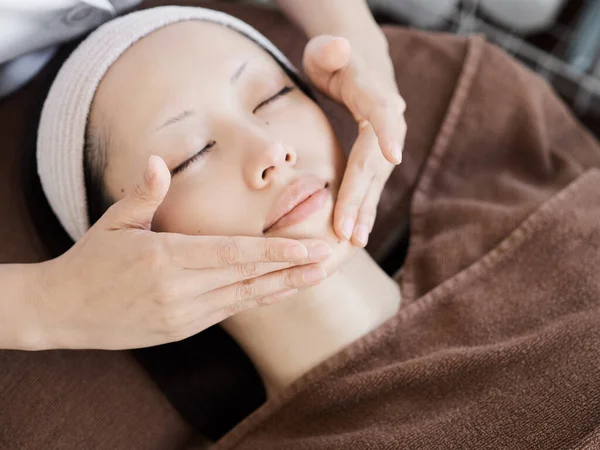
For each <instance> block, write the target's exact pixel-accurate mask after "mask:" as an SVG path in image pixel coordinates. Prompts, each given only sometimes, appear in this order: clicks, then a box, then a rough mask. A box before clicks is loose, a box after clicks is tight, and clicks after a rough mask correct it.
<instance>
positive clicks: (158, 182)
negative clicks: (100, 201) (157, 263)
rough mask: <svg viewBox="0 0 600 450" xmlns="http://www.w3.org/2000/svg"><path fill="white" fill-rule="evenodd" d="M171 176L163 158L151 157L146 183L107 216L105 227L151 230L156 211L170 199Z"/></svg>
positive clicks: (147, 168) (147, 167)
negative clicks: (166, 197) (168, 196)
mask: <svg viewBox="0 0 600 450" xmlns="http://www.w3.org/2000/svg"><path fill="white" fill-rule="evenodd" d="M170 184H171V173H170V171H169V168H168V167H167V164H166V163H165V161H164V160H163V159H162V158H161V157H160V156H155V155H151V156H150V158H148V162H147V164H146V170H145V171H144V177H143V181H142V182H141V183H140V184H138V185H137V186H136V187H135V189H134V190H133V191H132V192H131V193H129V194H128V195H127V196H126V197H125V198H123V199H122V200H120V201H118V202H117V203H115V204H114V205H113V206H112V207H111V208H110V210H109V211H108V212H107V214H106V215H107V216H108V217H107V218H106V222H105V226H106V227H107V228H109V229H112V230H114V229H122V228H138V229H142V230H149V229H150V226H151V225H152V219H153V217H154V214H155V213H156V210H157V209H158V207H159V206H160V204H161V203H162V201H163V200H164V198H165V195H167V192H168V190H169V186H170Z"/></svg>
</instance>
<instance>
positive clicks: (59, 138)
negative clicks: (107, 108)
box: [37, 6, 296, 241]
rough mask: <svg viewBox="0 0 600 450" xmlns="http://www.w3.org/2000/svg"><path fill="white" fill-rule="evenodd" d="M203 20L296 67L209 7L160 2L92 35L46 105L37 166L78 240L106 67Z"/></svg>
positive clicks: (252, 33) (54, 207) (84, 224)
mask: <svg viewBox="0 0 600 450" xmlns="http://www.w3.org/2000/svg"><path fill="white" fill-rule="evenodd" d="M186 20H203V21H207V22H212V23H217V24H221V25H224V26H226V27H228V28H231V29H233V30H236V31H238V32H239V33H241V34H243V35H245V36H246V37H248V38H249V39H251V40H252V41H254V42H255V43H257V44H258V45H260V46H261V47H263V48H264V49H265V50H266V51H267V52H269V53H270V54H271V55H272V56H273V57H274V58H275V60H277V62H278V63H279V64H280V65H281V66H282V67H283V68H284V69H286V70H287V71H289V72H290V73H291V74H296V70H295V68H294V67H293V66H292V64H291V63H290V62H289V61H288V60H287V58H286V57H285V56H284V55H283V54H282V53H281V52H280V51H279V50H278V49H277V47H275V46H274V45H273V43H271V42H270V41H269V40H268V39H267V38H266V37H264V36H263V35H262V34H260V33H259V32H258V31H257V30H255V29H254V28H252V27H251V26H250V25H248V24H246V23H244V22H242V21H241V20H239V19H236V18H235V17H232V16H230V15H229V14H225V13H222V12H219V11H213V10H210V9H206V8H198V7H183V6H162V7H158V8H152V9H146V10H143V11H137V12H134V13H131V14H128V15H125V16H122V17H120V18H117V19H114V20H112V21H110V22H108V23H106V24H104V25H102V26H101V27H100V28H98V29H97V30H96V31H94V32H93V33H92V34H90V36H88V37H87V38H86V39H85V40H84V41H83V42H82V43H81V44H80V45H79V47H77V49H75V51H73V53H72V54H71V55H70V56H69V58H68V59H67V61H66V62H65V63H64V65H63V66H62V67H61V69H60V71H59V72H58V75H57V76H56V79H55V80H54V83H53V84H52V87H51V88H50V91H49V93H48V97H47V98H46V101H45V103H44V107H43V109H42V115H41V119H40V124H39V128H38V138H37V166H38V174H39V176H40V180H41V184H42V188H43V190H44V193H45V195H46V198H47V199H48V202H49V203H50V206H51V207H52V210H53V211H54V214H56V216H57V217H58V220H59V221H60V223H61V224H62V226H63V228H64V229H65V230H66V231H67V232H68V233H69V235H70V236H71V238H72V239H73V240H74V241H77V240H79V239H80V238H81V237H82V236H83V235H84V234H85V233H86V231H87V230H88V229H89V227H90V224H89V219H88V212H87V199H86V189H85V177H84V144H85V131H86V126H87V119H88V115H89V112H90V108H91V105H92V100H93V99H94V94H95V92H96V89H97V88H98V85H99V84H100V81H101V80H102V78H103V77H104V74H105V73H106V71H107V70H108V69H109V68H110V66H111V65H112V64H114V62H115V61H116V60H117V59H119V57H120V56H121V55H122V54H123V53H124V52H125V51H126V50H127V49H128V48H129V47H131V46H132V45H133V44H134V43H135V42H136V41H138V40H140V39H141V38H143V37H144V36H146V35H148V34H150V33H152V32H153V31H156V30H158V29H159V28H162V27H165V26H167V25H170V24H173V23H176V22H181V21H186Z"/></svg>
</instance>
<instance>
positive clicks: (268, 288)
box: [197, 263, 327, 317]
mask: <svg viewBox="0 0 600 450" xmlns="http://www.w3.org/2000/svg"><path fill="white" fill-rule="evenodd" d="M326 276H327V273H326V272H325V269H324V268H323V267H322V266H321V265H320V264H318V263H317V264H311V265H308V266H304V267H292V268H290V269H286V270H281V271H279V272H274V273H269V274H267V275H263V276H262V277H258V278H251V279H249V280H245V281H241V282H239V283H235V284H233V285H231V286H227V287H224V288H220V289H216V290H214V291H211V292H209V293H207V294H205V296H203V297H206V299H207V301H209V302H210V304H211V309H213V310H219V311H221V312H223V313H224V314H225V316H226V317H229V316H232V315H234V314H237V313H238V312H240V311H243V310H244V309H247V308H248V306H249V305H251V306H252V305H253V306H259V302H258V300H259V299H262V298H265V297H268V296H271V295H273V294H275V293H278V292H281V291H284V290H290V289H298V288H302V287H307V286H312V285H316V284H318V283H320V282H321V281H323V280H324V279H325V278H326ZM197 301H203V300H202V298H199V299H197ZM249 301H250V303H248V302H249Z"/></svg>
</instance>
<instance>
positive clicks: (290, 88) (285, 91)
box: [171, 86, 294, 176]
mask: <svg viewBox="0 0 600 450" xmlns="http://www.w3.org/2000/svg"><path fill="white" fill-rule="evenodd" d="M293 90H294V87H293V86H284V87H283V88H282V89H281V90H280V91H279V92H277V93H276V94H275V95H273V96H271V97H269V98H268V99H266V100H264V101H262V102H260V103H259V104H258V106H257V107H256V108H254V109H253V110H252V114H254V113H256V111H258V110H259V109H260V108H262V107H263V106H266V105H268V104H269V103H271V102H272V101H274V100H277V99H278V98H280V97H282V96H284V95H286V94H288V93H289V92H291V91H293ZM215 144H216V142H215V141H210V142H209V143H208V144H207V145H206V146H205V147H204V148H203V149H202V150H200V151H199V152H197V153H196V154H194V156H192V157H191V158H188V159H186V160H185V161H184V162H182V163H181V164H179V165H178V166H177V167H175V168H174V169H173V170H172V171H171V176H175V175H177V174H178V173H180V172H183V171H184V170H185V169H187V168H188V167H189V166H190V165H191V164H192V163H194V162H196V161H197V160H198V159H200V158H201V157H202V156H204V155H206V154H207V153H208V152H209V151H210V149H211V148H212V147H213V146H214V145H215Z"/></svg>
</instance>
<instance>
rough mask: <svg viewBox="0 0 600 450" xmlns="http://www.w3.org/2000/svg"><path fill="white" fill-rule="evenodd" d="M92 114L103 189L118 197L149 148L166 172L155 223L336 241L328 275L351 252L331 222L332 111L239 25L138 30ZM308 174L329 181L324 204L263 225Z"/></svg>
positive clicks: (176, 228)
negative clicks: (101, 140) (101, 152)
mask: <svg viewBox="0 0 600 450" xmlns="http://www.w3.org/2000/svg"><path fill="white" fill-rule="evenodd" d="M89 120H90V123H91V124H92V126H94V127H95V128H97V129H99V130H103V133H104V135H105V137H106V138H107V141H108V155H107V156H108V165H107V169H106V171H105V187H106V189H107V192H108V194H109V195H110V197H111V198H112V199H114V200H115V201H116V200H119V199H120V198H122V197H124V196H125V195H127V193H128V192H130V191H131V190H133V189H134V188H135V186H136V184H138V183H139V182H140V179H141V175H140V174H141V173H142V172H143V168H144V167H145V164H146V162H147V160H148V157H149V156H150V155H151V154H154V155H158V156H161V157H162V158H163V159H164V160H165V162H166V163H167V166H168V167H169V169H170V170H171V171H172V181H171V186H170V189H169V192H168V194H167V196H166V198H165V200H164V202H163V203H162V205H161V206H160V208H159V209H158V211H157V213H156V215H155V217H154V221H153V224H152V226H153V229H154V230H155V231H168V232H177V233H184V234H189V235H222V236H235V235H240V236H273V237H286V238H292V239H303V238H314V239H323V240H325V241H327V242H328V243H329V244H330V245H331V246H332V247H333V249H334V252H333V254H332V256H331V257H330V258H329V260H328V261H327V262H326V263H325V268H326V270H327V273H328V274H331V273H334V272H335V271H337V270H338V269H339V268H340V267H341V266H342V265H343V264H344V262H346V261H348V260H349V259H350V258H351V256H352V255H353V254H354V249H353V247H352V246H351V245H350V244H349V243H341V242H340V241H339V240H338V239H337V237H336V235H335V233H334V231H333V225H332V215H333V207H334V203H335V199H336V197H337V192H338V188H339V185H340V183H341V177H342V175H343V171H344V168H345V164H346V158H345V155H344V153H343V151H342V149H341V147H340V144H339V142H338V140H337V138H336V136H335V134H334V132H333V129H332V127H331V125H330V123H329V121H328V119H327V118H326V116H325V114H324V113H323V111H322V110H321V108H320V107H319V106H318V105H317V104H316V103H315V102H314V101H313V100H312V99H311V98H309V97H308V96H307V95H305V94H304V93H303V92H302V91H301V89H299V88H298V87H297V86H296V85H295V84H294V83H293V81H292V80H291V79H290V78H289V77H288V76H287V75H286V73H285V71H284V70H283V69H282V68H281V67H280V66H279V64H277V62H276V61H275V60H274V59H273V57H272V56H270V55H269V54H268V53H267V52H266V51H265V50H263V49H262V48H261V47H259V46H258V45H256V44H255V43H254V42H252V41H250V40H249V39H247V38H246V37H244V36H242V35H240V34H239V33H237V32H235V31H233V30H230V29H227V28H225V27H223V26H220V25H216V24H211V23H207V22H201V21H187V22H181V23H177V24H173V25H169V26H167V27H164V28H162V29H159V30H157V31H155V32H153V33H152V34H150V35H148V36H146V37H144V38H143V39H141V40H140V41H138V42H137V43H135V44H134V45H133V46H132V47H131V48H129V49H128V50H127V51H126V52H125V53H124V54H123V55H122V56H121V57H120V58H119V59H118V60H117V61H116V62H115V63H114V64H113V66H111V68H110V69H109V70H108V72H107V74H106V75H105V77H104V78H103V80H102V82H101V83H100V85H99V87H98V90H97V92H96V95H95V98H94V101H93V104H92V109H91V112H90V118H89ZM199 152H201V153H199ZM190 158H191V159H190ZM186 161H187V162H186ZM183 166H185V167H183ZM303 176H313V177H318V178H320V179H322V180H324V181H325V182H327V183H328V189H327V190H328V196H327V201H326V204H325V206H324V207H322V208H321V209H320V210H319V211H317V212H316V213H315V214H313V215H312V216H310V217H308V218H307V219H306V220H304V221H303V222H301V223H298V224H295V225H293V226H290V227H287V228H283V229H280V230H276V231H269V230H268V231H267V232H266V233H265V231H264V230H265V227H266V226H267V221H268V216H269V214H270V212H271V210H272V208H273V205H274V204H275V202H276V201H277V200H278V198H279V197H280V196H281V194H282V192H283V191H284V189H285V188H286V187H287V186H288V185H289V184H290V183H292V182H293V181H294V180H295V179H297V178H299V177H303Z"/></svg>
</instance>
